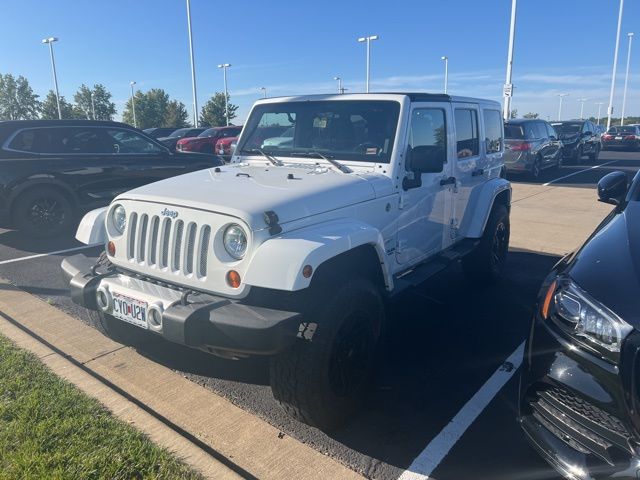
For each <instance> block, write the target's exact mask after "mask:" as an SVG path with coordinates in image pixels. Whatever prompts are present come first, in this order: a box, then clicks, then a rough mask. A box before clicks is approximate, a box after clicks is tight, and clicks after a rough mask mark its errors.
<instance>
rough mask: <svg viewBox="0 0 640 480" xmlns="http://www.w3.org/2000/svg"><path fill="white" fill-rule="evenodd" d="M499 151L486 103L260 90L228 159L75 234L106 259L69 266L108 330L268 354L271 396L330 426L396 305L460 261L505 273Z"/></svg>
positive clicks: (358, 393)
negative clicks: (265, 94)
mask: <svg viewBox="0 0 640 480" xmlns="http://www.w3.org/2000/svg"><path fill="white" fill-rule="evenodd" d="M274 139H275V140H274ZM283 139H284V140H283ZM502 156H503V123H502V116H501V113H500V105H499V104H498V103H496V102H493V101H488V100H479V99H472V98H459V97H451V96H448V95H439V94H425V93H415V94H408V93H406V94H404V93H403V94H400V93H398V94H395V93H394V94H377V93H376V94H358V95H322V96H304V97H290V98H273V99H265V100H261V101H259V102H257V103H256V105H255V106H254V107H253V109H252V111H251V114H250V116H249V119H248V121H247V123H246V126H245V127H244V130H243V132H242V135H241V136H240V138H239V140H238V145H237V148H236V150H235V153H234V154H233V156H232V158H231V163H230V164H228V165H224V166H221V167H215V168H211V169H209V170H203V171H199V172H195V173H190V174H187V175H183V176H180V177H174V178H171V179H168V180H164V181H161V182H157V183H153V184H151V185H147V186H144V187H141V188H137V189H135V190H132V191H130V192H127V193H124V194H122V195H120V196H119V197H117V198H116V199H115V200H114V201H113V202H112V203H111V205H110V206H109V207H107V208H104V209H100V210H95V211H92V212H89V213H88V214H87V215H86V216H85V217H84V219H83V220H82V223H81V225H80V227H79V229H78V233H77V238H78V239H79V240H81V241H83V242H85V243H87V244H93V243H97V242H104V244H105V247H106V252H105V254H103V255H102V256H101V258H100V259H99V261H98V262H97V263H96V262H95V261H93V260H90V259H88V258H87V257H84V256H82V255H76V256H73V257H69V258H67V259H65V260H64V262H63V265H62V267H63V270H64V271H65V273H66V275H67V277H68V278H69V279H70V284H71V297H72V298H73V300H74V301H75V302H77V303H78V304H80V305H83V306H85V307H87V308H88V309H90V310H93V311H96V312H97V317H98V318H97V320H98V322H97V326H98V327H99V328H102V329H103V331H105V332H106V333H107V334H110V335H115V336H120V337H121V338H122V337H123V336H125V337H127V336H132V335H141V334H143V335H160V336H162V337H164V338H165V339H167V340H169V341H171V342H176V343H180V344H182V345H187V346H190V347H194V348H199V349H202V350H205V351H208V352H211V353H213V354H217V355H222V356H225V357H229V358H240V357H245V356H248V355H269V356H271V387H272V390H273V394H274V396H275V398H276V399H277V400H278V401H279V402H280V404H282V405H283V407H284V408H285V409H286V411H287V412H289V413H290V414H291V415H293V416H294V417H296V418H297V419H299V420H301V421H303V422H306V423H308V424H311V425H315V426H318V427H320V428H323V429H330V428H332V427H334V426H336V425H337V424H339V423H340V422H342V421H344V420H345V419H346V418H347V417H348V416H349V415H351V414H352V413H353V411H354V409H355V408H356V407H357V406H358V403H359V401H360V400H361V399H362V397H363V395H364V394H365V393H366V388H367V385H368V383H369V382H368V381H369V380H370V378H371V373H372V366H373V363H374V356H375V352H376V345H377V343H378V339H379V337H380V335H381V332H382V331H383V329H384V324H385V308H384V302H385V300H386V299H387V298H389V297H391V296H393V295H396V294H397V293H398V292H400V291H402V290H403V289H405V288H407V287H409V286H411V285H416V284H418V283H420V282H421V281H423V280H424V279H426V278H427V277H429V276H431V275H433V274H435V273H437V272H439V271H441V270H442V269H444V268H446V266H447V265H449V264H450V263H451V262H453V261H457V260H461V261H462V265H463V267H464V271H465V272H466V273H467V274H469V275H470V276H471V277H473V278H474V279H476V280H477V281H480V282H483V283H486V282H493V281H496V280H497V279H498V277H499V276H500V274H501V272H502V269H503V266H504V262H505V258H506V254H507V249H508V242H509V209H510V197H511V187H510V184H509V182H507V181H506V180H505V179H504V178H503V175H502V173H503V158H502ZM125 340H126V338H125Z"/></svg>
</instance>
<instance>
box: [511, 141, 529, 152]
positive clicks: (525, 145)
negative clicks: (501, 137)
mask: <svg viewBox="0 0 640 480" xmlns="http://www.w3.org/2000/svg"><path fill="white" fill-rule="evenodd" d="M511 150H514V151H516V152H526V151H528V150H531V144H530V143H529V142H522V143H516V144H513V145H511Z"/></svg>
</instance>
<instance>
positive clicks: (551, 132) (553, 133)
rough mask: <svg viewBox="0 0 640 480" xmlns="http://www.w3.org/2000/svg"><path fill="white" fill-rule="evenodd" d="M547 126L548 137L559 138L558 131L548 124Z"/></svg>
mask: <svg viewBox="0 0 640 480" xmlns="http://www.w3.org/2000/svg"><path fill="white" fill-rule="evenodd" d="M545 125H546V127H547V135H549V136H550V137H555V138H558V134H557V133H556V130H555V129H554V128H553V127H552V126H551V125H550V124H548V123H547V124H545Z"/></svg>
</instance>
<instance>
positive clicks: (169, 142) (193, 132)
mask: <svg viewBox="0 0 640 480" xmlns="http://www.w3.org/2000/svg"><path fill="white" fill-rule="evenodd" d="M205 130H206V128H179V129H178V130H174V131H173V132H171V135H168V136H166V137H160V138H158V141H159V142H160V143H162V144H163V145H164V146H165V147H167V148H168V149H169V150H171V151H172V152H175V150H176V144H177V143H178V140H180V139H181V138H187V137H197V136H198V135H200V134H201V133H202V132H204V131H205Z"/></svg>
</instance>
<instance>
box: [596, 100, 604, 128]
mask: <svg viewBox="0 0 640 480" xmlns="http://www.w3.org/2000/svg"><path fill="white" fill-rule="evenodd" d="M596 105H597V106H598V125H600V110H601V109H602V105H604V102H598V103H596Z"/></svg>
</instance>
